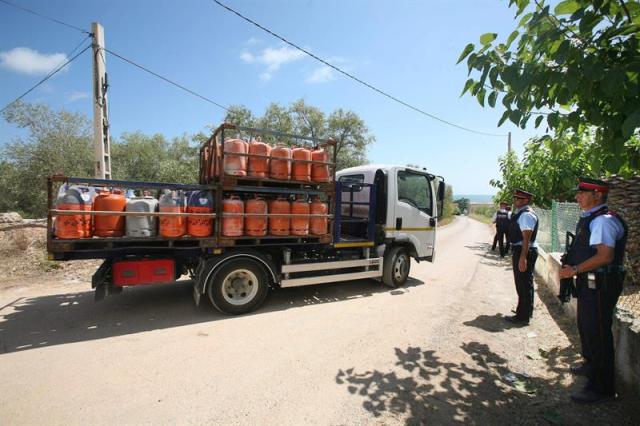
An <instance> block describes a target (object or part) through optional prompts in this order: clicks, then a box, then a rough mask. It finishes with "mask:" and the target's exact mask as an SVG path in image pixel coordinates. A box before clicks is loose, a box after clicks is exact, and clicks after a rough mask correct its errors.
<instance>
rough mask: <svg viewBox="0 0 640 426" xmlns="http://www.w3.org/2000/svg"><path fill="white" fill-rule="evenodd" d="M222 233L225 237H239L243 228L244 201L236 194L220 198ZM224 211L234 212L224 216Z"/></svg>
mask: <svg viewBox="0 0 640 426" xmlns="http://www.w3.org/2000/svg"><path fill="white" fill-rule="evenodd" d="M222 213H223V216H222V235H224V236H225V237H240V236H242V232H243V230H244V229H243V228H244V226H243V225H244V217H243V215H244V203H243V202H242V200H241V199H240V197H238V196H237V195H232V196H230V197H228V198H225V199H224V200H222ZM224 213H235V214H234V215H231V216H225V215H224Z"/></svg>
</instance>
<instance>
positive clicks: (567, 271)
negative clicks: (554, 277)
mask: <svg viewBox="0 0 640 426" xmlns="http://www.w3.org/2000/svg"><path fill="white" fill-rule="evenodd" d="M574 275H575V273H574V271H573V266H570V265H564V266H563V267H562V269H560V279H564V278H571V277H573V276H574Z"/></svg>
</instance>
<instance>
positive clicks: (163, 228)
mask: <svg viewBox="0 0 640 426" xmlns="http://www.w3.org/2000/svg"><path fill="white" fill-rule="evenodd" d="M185 204H186V203H185V197H184V193H183V192H182V191H171V190H165V191H164V193H163V194H162V196H161V197H160V203H159V205H160V213H185V210H186V206H185ZM186 233H187V218H186V216H160V235H161V236H163V237H169V238H177V237H182V236H183V235H184V234H186Z"/></svg>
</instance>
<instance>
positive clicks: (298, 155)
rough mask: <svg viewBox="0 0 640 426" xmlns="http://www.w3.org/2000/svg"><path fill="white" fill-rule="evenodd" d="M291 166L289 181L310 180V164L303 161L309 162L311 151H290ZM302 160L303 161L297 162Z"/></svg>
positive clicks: (301, 149) (296, 149)
mask: <svg viewBox="0 0 640 426" xmlns="http://www.w3.org/2000/svg"><path fill="white" fill-rule="evenodd" d="M291 155H292V157H293V164H292V165H291V179H293V180H303V181H306V182H308V181H310V180H311V163H305V162H303V161H311V151H310V150H308V149H306V148H293V150H292V151H291ZM297 160H303V161H297Z"/></svg>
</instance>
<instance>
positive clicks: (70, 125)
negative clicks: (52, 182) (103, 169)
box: [0, 102, 94, 217]
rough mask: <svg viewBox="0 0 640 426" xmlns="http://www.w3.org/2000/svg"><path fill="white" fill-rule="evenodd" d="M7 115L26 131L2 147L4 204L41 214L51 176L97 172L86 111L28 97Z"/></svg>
mask: <svg viewBox="0 0 640 426" xmlns="http://www.w3.org/2000/svg"><path fill="white" fill-rule="evenodd" d="M3 116H4V119H5V120H6V121H7V122H9V123H11V124H14V125H16V126H18V127H20V128H22V129H25V130H26V131H27V136H25V137H20V138H17V139H15V140H13V141H11V142H8V143H7V144H6V145H5V148H4V149H3V150H2V151H1V152H0V164H1V166H0V174H1V177H0V182H2V187H3V189H4V191H5V192H4V194H3V197H4V198H6V200H4V201H3V207H4V208H5V209H9V208H11V209H15V210H18V211H20V212H21V213H23V214H26V215H27V216H36V217H43V216H44V215H45V214H46V211H47V177H48V176H50V175H53V174H64V175H66V176H93V173H94V171H93V155H94V154H93V146H92V144H91V123H90V122H89V120H88V119H87V117H86V116H85V115H82V114H77V113H71V112H67V111H64V110H62V111H52V110H51V109H50V108H49V107H48V106H46V105H43V104H29V103H24V102H16V103H14V104H13V105H11V106H10V107H9V108H8V109H6V110H5V111H4V114H3Z"/></svg>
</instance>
